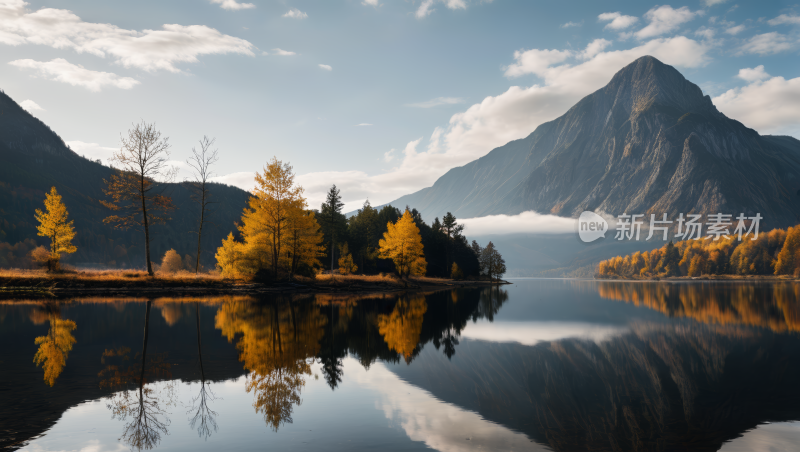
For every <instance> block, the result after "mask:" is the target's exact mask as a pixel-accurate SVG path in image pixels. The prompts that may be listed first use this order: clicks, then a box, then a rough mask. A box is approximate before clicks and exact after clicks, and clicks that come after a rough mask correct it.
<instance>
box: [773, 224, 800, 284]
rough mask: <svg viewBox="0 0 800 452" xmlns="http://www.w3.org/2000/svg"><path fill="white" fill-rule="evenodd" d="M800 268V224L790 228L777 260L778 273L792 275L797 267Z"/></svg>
mask: <svg viewBox="0 0 800 452" xmlns="http://www.w3.org/2000/svg"><path fill="white" fill-rule="evenodd" d="M797 268H800V226H795V227H793V228H789V231H787V232H786V238H785V242H784V245H783V247H782V248H781V252H780V254H778V259H777V261H776V262H775V274H776V275H792V274H794V272H795V269H797Z"/></svg>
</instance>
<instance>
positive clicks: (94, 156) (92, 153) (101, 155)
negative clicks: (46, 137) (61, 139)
mask: <svg viewBox="0 0 800 452" xmlns="http://www.w3.org/2000/svg"><path fill="white" fill-rule="evenodd" d="M65 143H66V145H67V146H69V148H70V149H72V150H73V151H75V153H76V154H79V155H83V156H85V157H86V158H88V159H91V160H98V159H99V160H102V161H104V162H106V163H107V162H108V159H110V158H111V156H112V155H113V154H114V153H115V152H117V151H118V150H119V149H117V148H112V147H107V146H100V145H99V144H97V143H86V142H83V141H65Z"/></svg>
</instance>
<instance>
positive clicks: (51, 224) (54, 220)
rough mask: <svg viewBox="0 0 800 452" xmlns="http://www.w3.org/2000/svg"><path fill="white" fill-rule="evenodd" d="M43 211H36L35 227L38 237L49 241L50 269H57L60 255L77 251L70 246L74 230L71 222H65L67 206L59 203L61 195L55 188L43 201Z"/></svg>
mask: <svg viewBox="0 0 800 452" xmlns="http://www.w3.org/2000/svg"><path fill="white" fill-rule="evenodd" d="M44 207H45V211H44V212H43V211H41V210H39V209H36V215H35V217H36V221H38V222H39V225H38V226H37V227H36V229H37V230H38V235H39V236H41V237H47V238H49V239H50V259H51V260H52V261H53V265H52V267H51V270H52V269H55V268H57V267H58V261H59V259H60V258H61V255H62V254H69V253H74V252H75V251H77V250H78V249H77V248H76V247H75V245H73V244H72V239H73V238H75V228H73V227H72V223H73V222H72V221H71V220H70V221H67V216H68V215H69V213H68V212H67V206H65V205H64V203H63V202H61V195H59V194H58V192H57V191H56V187H52V188H51V189H50V193H47V195H46V196H45V200H44Z"/></svg>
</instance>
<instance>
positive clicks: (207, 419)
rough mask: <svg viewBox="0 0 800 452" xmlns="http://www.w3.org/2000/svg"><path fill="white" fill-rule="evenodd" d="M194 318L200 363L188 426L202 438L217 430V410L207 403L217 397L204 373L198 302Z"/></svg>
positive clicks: (206, 437)
mask: <svg viewBox="0 0 800 452" xmlns="http://www.w3.org/2000/svg"><path fill="white" fill-rule="evenodd" d="M195 320H196V324H197V357H198V361H199V364H200V392H199V393H198V394H197V396H196V397H195V398H193V399H192V407H191V408H190V410H189V413H194V415H193V416H192V417H191V418H190V419H189V426H190V427H191V428H193V429H197V434H198V435H199V436H200V437H201V438H203V439H208V437H209V436H211V431H212V430H213V431H214V432H216V431H217V421H216V417H217V412H216V411H214V410H212V409H211V407H210V406H209V403H211V402H213V401H215V400H216V399H217V397H216V395H214V392H213V391H212V390H211V388H209V384H208V382H206V373H205V369H204V368H203V346H202V341H201V336H200V304H199V303H195Z"/></svg>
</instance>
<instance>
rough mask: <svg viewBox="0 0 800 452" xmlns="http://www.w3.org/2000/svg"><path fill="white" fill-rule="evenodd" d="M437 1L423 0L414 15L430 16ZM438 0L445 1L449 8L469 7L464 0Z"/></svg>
mask: <svg viewBox="0 0 800 452" xmlns="http://www.w3.org/2000/svg"><path fill="white" fill-rule="evenodd" d="M436 1H437V0H422V3H420V4H419V8H417V11H416V12H415V13H414V16H416V18H417V19H423V18H425V17H427V16H429V15H430V14H431V13H432V12H433V11H434V9H433V4H434V3H435V2H436ZM438 2H440V3H444V4H445V6H447V8H449V9H467V4H466V3H464V0H438Z"/></svg>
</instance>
